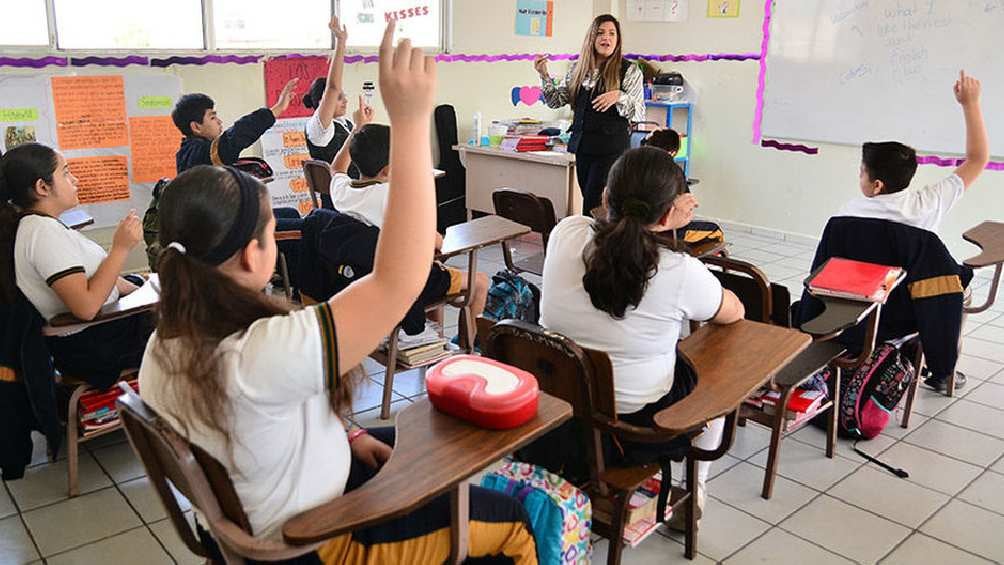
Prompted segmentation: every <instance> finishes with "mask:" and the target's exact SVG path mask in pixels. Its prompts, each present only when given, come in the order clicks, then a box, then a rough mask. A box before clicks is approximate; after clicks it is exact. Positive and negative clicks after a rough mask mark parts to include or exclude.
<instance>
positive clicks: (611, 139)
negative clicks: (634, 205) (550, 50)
mask: <svg viewBox="0 0 1004 565" xmlns="http://www.w3.org/2000/svg"><path fill="white" fill-rule="evenodd" d="M577 64H578V63H573V64H572V65H571V66H570V68H569V69H568V74H566V75H565V80H564V81H563V82H561V83H560V84H558V83H555V81H553V80H544V81H543V82H542V91H543V96H544V102H545V103H546V104H547V105H548V106H549V107H551V108H560V107H562V106H564V105H566V104H571V105H572V111H573V112H574V115H573V119H572V126H571V137H570V138H569V140H568V151H569V152H570V153H574V154H575V172H576V177H577V178H578V181H579V189H580V190H581V191H582V213H583V215H589V213H590V212H591V211H592V210H593V208H596V207H598V206H599V205H600V203H601V201H602V196H603V189H604V187H605V186H606V182H607V173H609V172H610V167H611V166H612V165H613V164H614V161H616V160H617V158H618V157H620V156H621V154H622V153H624V151H626V150H627V149H628V147H629V146H630V142H631V122H632V121H635V122H638V121H641V120H644V119H645V117H644V116H645V100H644V87H643V82H644V77H643V75H642V73H641V69H639V68H638V66H637V65H635V64H633V63H631V62H630V61H627V60H622V61H621V69H620V73H621V93H620V98H619V99H618V100H617V102H616V103H615V104H614V105H613V106H611V107H610V108H608V109H607V110H606V111H605V112H598V111H596V110H595V109H593V104H592V101H593V99H594V98H596V97H597V96H599V95H600V94H603V93H604V92H606V91H607V89H606V88H605V87H604V85H603V82H602V79H601V78H599V77H598V72H594V73H593V75H592V76H590V77H587V80H585V81H583V83H582V85H581V86H580V87H579V91H578V93H577V94H576V98H575V100H572V99H571V96H570V94H569V91H568V84H569V83H570V82H571V80H572V76H573V74H574V73H575V67H576V65H577Z"/></svg>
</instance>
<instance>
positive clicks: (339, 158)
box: [331, 95, 373, 174]
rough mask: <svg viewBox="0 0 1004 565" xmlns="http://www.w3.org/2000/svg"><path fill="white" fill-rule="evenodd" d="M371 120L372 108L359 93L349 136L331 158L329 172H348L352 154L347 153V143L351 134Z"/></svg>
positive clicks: (350, 139)
mask: <svg viewBox="0 0 1004 565" xmlns="http://www.w3.org/2000/svg"><path fill="white" fill-rule="evenodd" d="M372 121H373V108H371V107H370V106H368V105H367V104H366V99H365V98H364V97H363V96H362V95H360V96H359V107H358V108H357V109H356V111H355V112H353V113H352V123H353V126H352V131H351V132H349V137H347V138H346V139H345V143H343V144H342V147H341V149H339V150H338V153H336V154H335V158H334V159H332V160H331V174H335V173H343V174H347V173H348V172H349V165H351V164H352V156H351V154H350V153H349V145H351V144H352V143H351V142H352V136H353V135H355V133H356V132H357V131H359V130H360V128H362V127H363V126H364V125H366V124H368V123H370V122H372Z"/></svg>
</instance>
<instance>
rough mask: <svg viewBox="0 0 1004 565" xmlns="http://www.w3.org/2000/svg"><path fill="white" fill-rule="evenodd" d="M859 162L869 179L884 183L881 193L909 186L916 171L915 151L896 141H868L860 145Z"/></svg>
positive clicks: (892, 192) (896, 190)
mask: <svg viewBox="0 0 1004 565" xmlns="http://www.w3.org/2000/svg"><path fill="white" fill-rule="evenodd" d="M861 164H862V166H864V168H865V172H866V173H868V178H870V179H871V180H873V181H875V180H880V181H882V184H883V185H885V186H884V187H883V189H882V194H894V193H896V192H899V191H901V190H903V189H904V188H906V187H908V186H910V181H912V180H913V175H914V174H916V172H917V151H915V150H914V149H913V147H909V146H906V145H903V144H902V143H900V142H898V141H880V142H872V141H869V142H867V143H865V144H864V146H862V147H861Z"/></svg>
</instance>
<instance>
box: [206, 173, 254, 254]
mask: <svg viewBox="0 0 1004 565" xmlns="http://www.w3.org/2000/svg"><path fill="white" fill-rule="evenodd" d="M226 169H227V170H228V171H230V174H232V175H233V176H234V180H236V181H237V186H238V188H239V192H240V204H239V205H238V208H237V217H236V218H235V219H234V223H233V224H231V225H230V230H229V231H227V235H225V236H223V241H221V242H220V243H219V245H217V246H216V247H214V248H212V249H210V250H209V253H207V254H206V257H205V259H204V261H205V262H207V263H209V264H210V265H219V264H221V263H223V262H224V261H226V260H227V259H229V258H231V257H233V255H234V253H237V251H238V250H240V249H242V248H243V247H244V246H246V245H247V244H248V242H249V241H251V236H253V235H254V229H255V227H256V226H257V225H258V214H260V213H261V204H260V203H259V202H258V185H257V183H256V182H255V181H254V179H253V178H251V176H250V175H247V174H245V173H242V172H241V171H239V170H237V169H235V168H234V167H226Z"/></svg>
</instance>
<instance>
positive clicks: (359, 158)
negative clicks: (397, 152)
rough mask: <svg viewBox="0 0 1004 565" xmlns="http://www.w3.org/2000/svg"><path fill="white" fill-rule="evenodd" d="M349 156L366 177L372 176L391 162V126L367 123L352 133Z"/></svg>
mask: <svg viewBox="0 0 1004 565" xmlns="http://www.w3.org/2000/svg"><path fill="white" fill-rule="evenodd" d="M349 156H350V157H352V163H353V164H355V166H356V167H358V168H359V172H360V173H362V175H363V176H364V177H368V178H372V177H375V176H377V175H378V174H380V171H381V170H382V169H383V168H384V167H386V166H387V164H388V163H390V126H387V125H384V124H366V125H364V126H363V127H361V128H359V131H357V132H356V133H354V134H352V140H351V141H350V142H349Z"/></svg>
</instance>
